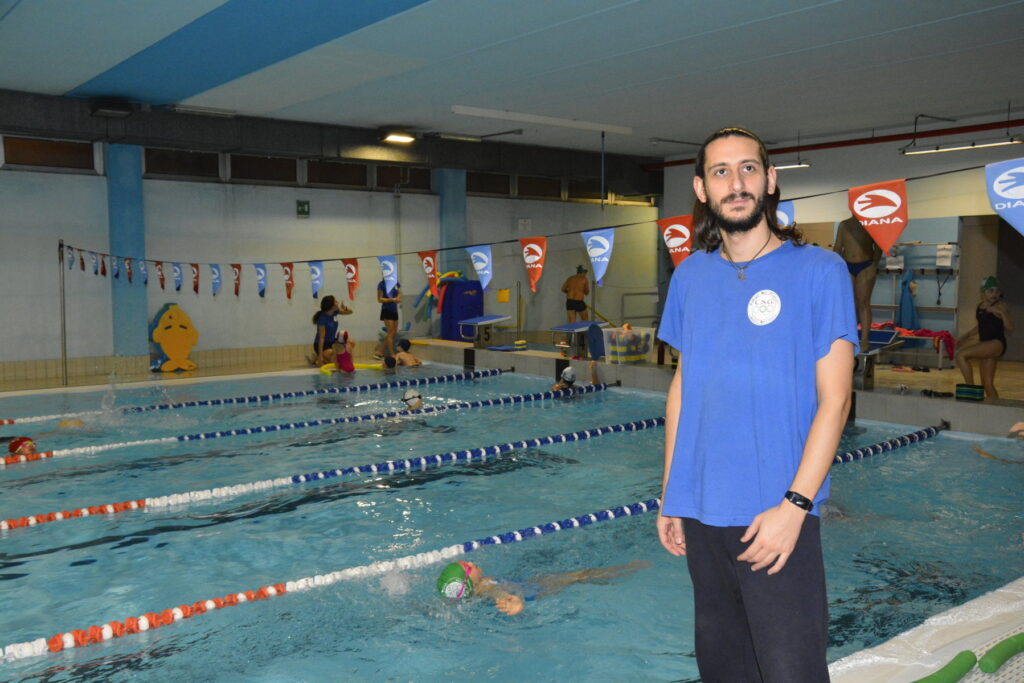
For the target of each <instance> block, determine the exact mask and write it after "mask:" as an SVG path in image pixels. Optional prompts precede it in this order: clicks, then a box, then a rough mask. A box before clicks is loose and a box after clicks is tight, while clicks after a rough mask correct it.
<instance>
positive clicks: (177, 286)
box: [171, 263, 181, 292]
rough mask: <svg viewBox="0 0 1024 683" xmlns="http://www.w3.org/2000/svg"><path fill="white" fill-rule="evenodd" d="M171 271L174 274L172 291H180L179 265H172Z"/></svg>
mask: <svg viewBox="0 0 1024 683" xmlns="http://www.w3.org/2000/svg"><path fill="white" fill-rule="evenodd" d="M171 270H172V271H173V272H174V291H175V292H180V291H181V264H180V263H172V264H171Z"/></svg>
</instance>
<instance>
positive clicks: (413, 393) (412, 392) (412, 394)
mask: <svg viewBox="0 0 1024 683" xmlns="http://www.w3.org/2000/svg"><path fill="white" fill-rule="evenodd" d="M416 399H419V400H421V401H422V400H423V396H421V395H420V392H419V391H417V390H416V389H406V390H405V395H404V396H402V400H403V401H405V402H406V403H412V402H414V401H415V400H416Z"/></svg>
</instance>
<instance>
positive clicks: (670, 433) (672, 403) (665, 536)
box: [655, 355, 686, 557]
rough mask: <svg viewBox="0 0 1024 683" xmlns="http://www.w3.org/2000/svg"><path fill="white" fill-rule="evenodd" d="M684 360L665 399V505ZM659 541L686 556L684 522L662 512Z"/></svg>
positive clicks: (659, 524) (662, 481) (658, 521)
mask: <svg viewBox="0 0 1024 683" xmlns="http://www.w3.org/2000/svg"><path fill="white" fill-rule="evenodd" d="M682 386H683V359H682V356H681V355H680V358H679V365H678V367H677V368H676V374H675V375H673V376H672V383H671V384H670V385H669V387H668V395H667V396H666V398H665V468H664V471H663V472H662V476H661V503H662V505H664V504H665V488H666V487H667V486H668V474H669V472H670V471H672V454H673V452H674V451H675V445H676V427H677V426H678V425H679V405H680V403H681V402H682ZM655 523H656V525H657V529H658V539H659V540H660V541H661V545H662V546H664V548H665V550H667V551H668V552H669V553H670V554H672V555H675V556H676V557H679V556H681V555H685V554H686V538H685V537H684V536H683V521H682V520H681V519H680V518H679V517H666V516H664V515H662V514H661V513H660V512H659V513H658V517H657V519H656V520H655Z"/></svg>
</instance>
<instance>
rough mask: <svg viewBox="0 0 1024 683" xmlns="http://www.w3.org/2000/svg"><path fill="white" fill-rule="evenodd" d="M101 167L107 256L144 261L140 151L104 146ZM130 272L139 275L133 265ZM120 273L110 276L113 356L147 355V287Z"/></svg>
mask: <svg viewBox="0 0 1024 683" xmlns="http://www.w3.org/2000/svg"><path fill="white" fill-rule="evenodd" d="M103 168H104V170H105V171H106V175H107V220H108V223H109V233H110V253H111V254H117V255H118V256H122V257H123V256H129V257H131V258H132V259H136V258H144V257H145V254H146V234H145V213H144V211H143V202H142V148H141V147H137V146H135V145H106V146H105V149H104V163H103ZM133 270H136V272H138V270H137V269H136V268H134V266H133ZM121 271H122V272H121V276H120V277H119V278H117V279H114V278H113V277H111V285H112V286H111V289H110V299H111V300H110V304H111V308H112V316H111V318H112V322H113V328H114V355H115V356H148V355H149V316H148V312H147V307H146V287H145V286H144V285H143V284H142V283H141V282H140V281H139V279H138V278H135V282H134V283H133V284H128V276H127V274H126V273H125V272H124V266H123V264H122V266H121ZM108 272H109V271H108ZM111 275H112V274H111Z"/></svg>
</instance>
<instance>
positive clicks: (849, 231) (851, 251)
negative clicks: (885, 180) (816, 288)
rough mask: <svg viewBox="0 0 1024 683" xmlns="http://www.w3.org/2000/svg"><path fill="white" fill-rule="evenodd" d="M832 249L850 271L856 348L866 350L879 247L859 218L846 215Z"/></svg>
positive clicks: (879, 258) (869, 331) (879, 252)
mask: <svg viewBox="0 0 1024 683" xmlns="http://www.w3.org/2000/svg"><path fill="white" fill-rule="evenodd" d="M832 251H834V252H836V253H837V254H839V255H840V256H842V257H843V260H844V261H846V269H847V270H848V271H849V272H850V280H851V282H852V283H853V300H854V302H855V305H856V307H857V323H858V324H859V325H860V348H862V349H864V350H865V351H866V350H867V349H868V348H869V347H868V337H869V335H870V333H871V293H872V292H874V291H875V279H876V278H877V277H878V262H879V261H880V260H881V258H882V249H881V247H879V246H878V244H877V243H876V242H875V240H874V239H873V238H872V237H871V235H870V234H868V231H867V230H865V229H864V226H863V225H861V224H860V221H858V220H857V219H856V218H855V217H853V216H850V217H849V218H847V219H846V220H845V221H843V222H842V223H840V224H839V229H838V230H837V231H836V241H835V244H833V245H832Z"/></svg>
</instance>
